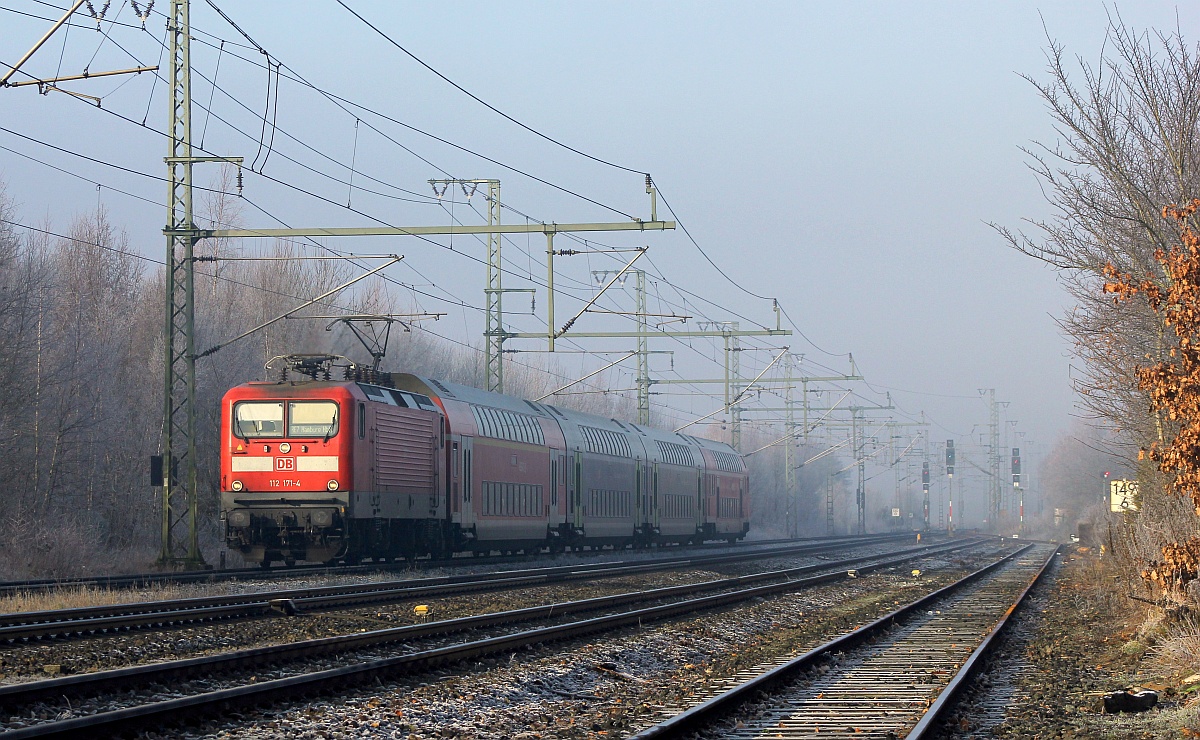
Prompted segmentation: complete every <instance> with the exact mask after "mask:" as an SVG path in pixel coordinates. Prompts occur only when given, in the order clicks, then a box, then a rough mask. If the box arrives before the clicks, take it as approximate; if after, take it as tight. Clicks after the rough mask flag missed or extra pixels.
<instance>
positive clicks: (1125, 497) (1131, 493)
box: [1108, 480, 1138, 511]
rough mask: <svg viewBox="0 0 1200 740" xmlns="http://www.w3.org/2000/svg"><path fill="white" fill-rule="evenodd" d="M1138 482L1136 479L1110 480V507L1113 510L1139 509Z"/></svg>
mask: <svg viewBox="0 0 1200 740" xmlns="http://www.w3.org/2000/svg"><path fill="white" fill-rule="evenodd" d="M1137 495H1138V483H1137V481H1135V480H1114V481H1109V482H1108V508H1109V509H1110V510H1111V511H1138V501H1137Z"/></svg>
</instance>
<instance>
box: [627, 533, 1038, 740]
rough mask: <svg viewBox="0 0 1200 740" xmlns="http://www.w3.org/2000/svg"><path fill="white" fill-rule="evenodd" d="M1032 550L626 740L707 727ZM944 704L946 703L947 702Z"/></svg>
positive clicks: (647, 739)
mask: <svg viewBox="0 0 1200 740" xmlns="http://www.w3.org/2000/svg"><path fill="white" fill-rule="evenodd" d="M1032 547H1034V545H1033V544H1028V545H1026V546H1025V547H1022V548H1021V549H1020V550H1018V551H1016V552H1014V553H1012V554H1010V555H1007V556H1005V557H1003V558H1001V559H999V560H997V561H996V562H994V563H992V564H990V565H987V566H985V567H983V568H980V569H979V570H977V571H975V572H974V573H971V574H969V575H967V576H966V577H964V578H962V579H960V580H958V581H956V582H955V583H952V584H950V585H948V586H945V587H943V588H940V589H938V590H937V591H934V592H933V593H930V594H928V595H926V596H924V597H922V598H920V599H917V600H916V601H913V602H911V603H909V604H907V605H905V606H902V607H900V608H899V609H896V610H895V611H893V612H891V613H889V614H887V615H885V616H883V617H880V618H879V619H877V620H875V621H873V622H871V623H870V624H867V625H864V626H862V627H859V628H857V629H855V630H852V631H850V632H847V633H846V634H844V635H841V636H840V637H837V638H835V639H833V640H830V641H829V642H826V643H825V644H823V645H821V646H819V647H816V648H813V649H812V650H809V651H807V652H805V653H804V654H802V655H800V656H798V657H796V658H793V659H791V660H789V661H787V662H785V663H783V664H781V665H778V666H776V667H774V668H771V669H770V670H767V671H764V672H763V673H760V674H759V675H757V676H755V677H753V678H751V679H749V680H747V681H744V682H742V683H740V684H738V685H736V686H734V687H732V688H730V689H728V690H727V691H724V692H723V693H721V694H719V695H717V696H715V697H712V698H711V699H708V700H707V701H705V702H703V703H701V704H698V705H697V706H694V707H692V708H690V709H688V710H686V711H684V712H681V713H679V714H676V715H675V716H673V717H670V718H669V719H666V720H664V721H663V722H660V723H658V724H657V725H654V726H653V727H650V728H647V729H645V730H642V731H641V732H639V733H637V734H635V735H631V736H630V738H629V740H652V739H659V738H680V737H685V736H687V735H688V734H689V733H693V732H696V731H698V730H700V729H703V728H706V727H711V726H712V724H713V723H714V722H715V721H717V720H719V719H721V718H722V717H725V716H727V715H728V714H729V713H731V712H732V711H734V710H735V709H736V708H737V707H738V706H740V705H741V704H742V703H744V702H746V701H748V700H750V699H752V698H754V697H756V696H759V695H760V693H762V692H766V693H770V692H771V691H773V690H774V689H776V688H777V687H778V686H780V685H783V684H787V683H789V682H791V681H793V680H794V679H795V678H796V677H797V676H798V675H799V674H800V673H801V672H802V671H804V670H807V669H809V668H813V667H815V666H817V665H818V664H819V663H820V662H822V661H823V660H825V659H826V658H828V657H829V656H830V655H832V654H834V653H839V652H845V651H847V650H849V649H852V648H855V647H858V646H859V645H862V644H863V643H865V642H867V641H868V640H870V639H872V638H874V637H877V636H879V635H881V634H883V633H885V632H886V631H887V630H889V629H891V628H892V627H893V626H895V625H896V624H897V623H899V622H901V621H902V620H905V619H907V618H909V617H912V616H913V615H915V614H917V613H918V612H920V611H922V610H924V609H926V608H927V607H929V606H931V605H932V604H934V603H935V602H937V601H940V600H941V599H943V598H945V597H947V596H949V595H951V594H953V593H955V592H957V591H959V590H961V589H963V588H964V587H966V586H968V585H971V584H973V583H975V582H976V581H978V580H980V579H982V578H984V577H985V576H987V575H989V574H991V573H993V572H995V571H996V570H998V569H999V568H1001V567H1002V566H1004V565H1005V564H1006V563H1008V562H1010V561H1012V560H1013V559H1015V558H1017V557H1020V556H1021V555H1023V554H1024V553H1026V552H1027V551H1028V550H1030V549H1031V548H1032ZM1053 556H1054V553H1053V552H1052V553H1051V554H1050V555H1049V556H1048V557H1047V558H1046V560H1045V562H1044V563H1043V564H1042V567H1041V568H1040V569H1039V570H1038V575H1037V576H1036V577H1035V579H1034V580H1036V578H1037V577H1040V575H1041V573H1043V572H1045V570H1046V568H1047V566H1048V565H1049V563H1050V561H1051V559H1052V558H1053ZM1031 583H1032V581H1031ZM1028 592H1029V589H1028V587H1027V588H1026V589H1025V590H1023V591H1022V592H1021V596H1020V597H1019V598H1024V596H1025V595H1026V594H1028ZM1018 602H1019V599H1018ZM1013 608H1014V607H1011V606H1010V607H1009V609H1008V610H1007V611H1006V612H1005V614H1006V615H1007V614H1010V613H1011V612H1012V610H1013ZM947 701H949V699H948V700H947ZM880 703H883V702H876V705H878V704H880ZM877 711H879V712H882V711H883V710H882V709H878V710H877ZM832 724H833V727H827V729H826V733H829V731H831V730H834V727H844V726H845V725H846V722H845V721H835V722H833V723H832ZM851 729H852V730H853V731H854V732H857V730H854V729H853V728H851ZM776 734H778V735H779V736H780V737H782V736H783V733H782V732H777V733H776Z"/></svg>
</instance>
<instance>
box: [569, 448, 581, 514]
mask: <svg viewBox="0 0 1200 740" xmlns="http://www.w3.org/2000/svg"><path fill="white" fill-rule="evenodd" d="M571 467H572V468H573V471H572V474H571V482H570V484H569V489H570V490H569V492H568V494H567V495H568V496H569V497H570V500H571V526H573V527H575V529H576V530H582V529H583V453H582V452H580V451H579V450H575V464H574V465H572V466H571Z"/></svg>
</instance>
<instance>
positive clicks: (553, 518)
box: [546, 447, 563, 527]
mask: <svg viewBox="0 0 1200 740" xmlns="http://www.w3.org/2000/svg"><path fill="white" fill-rule="evenodd" d="M561 464H562V450H556V449H554V448H553V447H551V448H550V476H549V480H550V493H549V497H548V498H547V499H546V518H547V519H548V520H549V522H550V526H551V527H553V526H556V525H557V524H558V523H559V522H561V521H562V519H561V518H560V517H559V514H558V512H559V504H558V501H559V499H558V493H559V492H558V486H559V479H560V477H561V476H562V475H563V473H562V471H561V470H560V469H559V468H560V466H561Z"/></svg>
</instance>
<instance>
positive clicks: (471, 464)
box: [221, 355, 750, 565]
mask: <svg viewBox="0 0 1200 740" xmlns="http://www.w3.org/2000/svg"><path fill="white" fill-rule="evenodd" d="M287 359H288V361H289V367H290V368H291V370H292V371H293V372H296V373H298V374H300V375H302V376H305V377H304V379H301V380H289V379H288V371H287V370H285V371H284V373H283V379H281V380H280V381H278V382H270V381H266V382H255V383H247V384H245V385H240V386H237V387H235V388H233V389H231V390H230V391H229V392H228V393H226V394H225V397H224V399H223V400H222V413H221V515H222V518H223V519H224V521H225V534H226V541H227V543H228V544H229V546H230V547H231V548H234V549H237V550H239V551H241V552H242V553H243V554H244V555H245V556H246V557H247V558H248V559H249V560H251V561H261V562H262V563H263V564H264V565H267V564H269V563H270V562H272V561H275V560H282V561H284V562H286V563H293V562H295V561H297V560H309V561H335V560H345V561H347V562H357V561H358V560H360V559H362V558H374V559H377V560H389V559H392V558H398V557H409V558H411V557H415V556H417V555H423V554H432V555H446V554H449V553H453V552H463V551H475V552H488V551H491V550H537V549H542V548H546V549H549V550H551V551H562V550H565V549H570V548H579V547H584V546H589V547H599V546H612V547H626V546H635V547H637V546H647V545H651V544H657V543H684V542H697V541H701V540H707V539H727V540H729V541H731V542H732V541H734V540H736V539H740V538H742V537H744V536H745V534H746V532H747V531H748V529H749V516H750V507H749V495H748V479H747V473H746V466H745V463H744V461H743V460H742V458H741V456H740V455H738V454H737V453H736V452H735V451H734V450H733V449H732V448H731V447H729V446H728V445H726V444H723V443H720V442H713V441H711V440H707V439H702V438H698V437H692V436H688V435H684V434H678V433H671V432H665V431H662V430H659V429H652V428H648V427H643V426H640V425H637V424H631V423H629V422H621V421H617V420H616V419H605V418H603V417H599V416H594V415H591V414H584V413H580V412H577V411H569V410H566V409H560V408H557V407H555V406H550V405H547V404H543V403H536V402H533V401H524V400H521V399H518V398H513V397H511V396H505V395H501V394H498V393H489V392H486V391H481V390H478V389H475V388H470V387H467V386H463V385H458V384H455V383H446V382H441V381H437V380H434V379H432V378H424V377H419V376H416V375H408V374H400V373H396V374H393V373H380V372H375V371H372V370H370V369H367V368H362V367H358V366H354V365H350V366H349V367H347V368H345V372H344V374H345V379H344V380H341V381H335V380H332V379H330V378H331V365H332V363H333V361H334V360H335V359H337V358H335V357H333V356H329V355H318V356H293V357H290V358H287ZM322 378H323V379H322Z"/></svg>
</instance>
